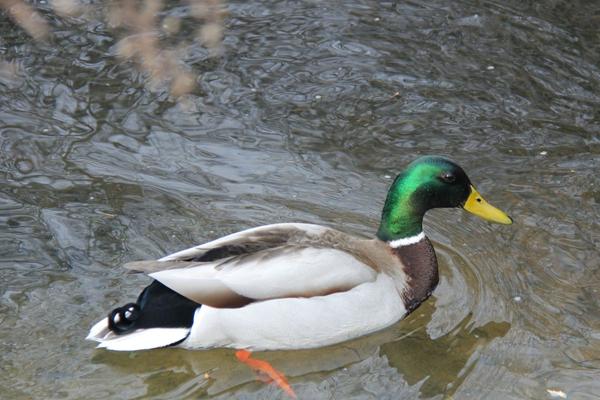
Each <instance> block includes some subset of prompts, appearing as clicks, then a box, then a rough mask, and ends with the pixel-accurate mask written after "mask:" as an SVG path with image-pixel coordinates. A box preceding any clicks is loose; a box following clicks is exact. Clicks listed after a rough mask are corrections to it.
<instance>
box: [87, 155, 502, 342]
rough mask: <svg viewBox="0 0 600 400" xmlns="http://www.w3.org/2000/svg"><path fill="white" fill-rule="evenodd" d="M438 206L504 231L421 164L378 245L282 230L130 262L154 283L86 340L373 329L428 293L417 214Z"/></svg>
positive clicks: (336, 234)
mask: <svg viewBox="0 0 600 400" xmlns="http://www.w3.org/2000/svg"><path fill="white" fill-rule="evenodd" d="M440 207H462V208H463V209H465V210H467V211H469V212H471V213H473V214H475V215H477V216H479V217H482V218H484V219H486V220H488V221H492V222H497V223H500V224H511V223H512V220H511V218H510V217H509V216H508V215H506V214H505V213H504V212H502V211H500V210H499V209H497V208H495V207H493V206H492V205H490V204H489V203H487V202H486V201H485V200H484V199H483V198H482V197H481V195H480V194H479V193H478V192H477V190H475V187H474V186H473V185H472V184H471V181H470V180H469V178H468V177H467V175H466V174H465V172H464V171H463V169H462V168H461V167H459V166H458V165H457V164H455V163H454V162H452V161H451V160H449V159H447V158H444V157H437V156H427V157H421V158H419V159H417V160H415V161H413V162H412V163H411V164H409V165H408V166H407V168H406V170H405V171H404V172H402V173H401V174H399V175H398V176H397V177H396V179H395V180H394V182H393V183H392V186H391V187H390V189H389V191H388V194H387V199H386V201H385V205H384V207H383V212H382V215H381V222H380V225H379V229H378V230H377V234H376V237H375V238H373V239H366V238H360V237H355V236H352V235H349V234H346V233H343V232H341V231H338V230H335V229H332V228H329V227H326V226H321V225H313V224H304V223H281V224H274V225H266V226H260V227H257V228H253V229H248V230H245V231H241V232H238V233H234V234H231V235H228V236H225V237H222V238H220V239H217V240H214V241H212V242H208V243H206V244H202V245H199V246H196V247H192V248H189V249H187V250H183V251H179V252H177V253H174V254H171V255H168V256H166V257H163V258H161V259H159V260H157V261H139V262H134V263H130V264H126V267H127V268H129V269H131V270H134V271H139V272H145V273H146V274H148V275H149V276H150V277H151V278H152V279H153V282H152V283H151V284H150V285H149V286H147V287H146V288H145V289H144V290H143V291H142V292H141V294H140V295H139V297H138V299H137V301H136V302H135V303H129V304H126V305H124V306H122V307H117V308H115V309H114V310H112V311H111V312H110V313H109V314H108V317H106V318H104V319H102V320H101V321H99V322H98V323H97V324H95V325H94V326H93V327H92V328H91V330H90V333H89V335H88V337H87V339H90V340H94V341H97V342H100V344H99V345H98V347H101V348H107V349H110V350H123V351H130V350H142V349H151V348H157V347H167V346H177V347H184V348H188V349H206V348H215V347H229V348H236V349H251V350H275V349H303V348H313V347H320V346H326V345H331V344H334V343H339V342H342V341H346V340H349V339H353V338H356V337H359V336H362V335H366V334H369V333H371V332H375V331H378V330H380V329H383V328H385V327H387V326H390V325H392V324H394V323H395V322H397V321H399V320H400V319H402V318H403V317H405V316H406V315H407V314H409V313H410V312H412V311H413V310H414V309H415V308H417V307H418V306H419V305H420V304H421V303H422V302H423V301H425V300H426V299H427V298H428V297H429V296H430V295H431V293H432V291H433V290H434V289H435V287H436V285H437V283H438V266H437V260H436V256H435V252H434V250H433V247H432V245H431V242H430V241H429V239H428V238H427V236H425V234H424V232H423V216H424V215H425V213H426V212H427V210H430V209H432V208H440Z"/></svg>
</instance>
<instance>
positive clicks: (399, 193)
mask: <svg viewBox="0 0 600 400" xmlns="http://www.w3.org/2000/svg"><path fill="white" fill-rule="evenodd" d="M444 207H462V208H464V209H465V210H467V211H469V212H471V213H473V214H475V215H477V216H479V217H481V218H483V219H485V220H488V221H491V222H497V223H500V224H511V223H512V219H510V217H509V216H508V215H506V214H505V213H504V212H502V211H500V210H499V209H497V208H496V207H493V206H492V205H490V204H489V203H488V202H486V201H485V200H484V199H483V197H481V195H480V194H479V193H478V192H477V191H476V190H475V188H474V187H473V185H472V184H471V181H470V180H469V177H468V176H467V174H465V171H463V169H462V168H461V167H459V166H458V165H457V164H456V163H454V162H453V161H451V160H449V159H447V158H444V157H438V156H427V157H421V158H418V159H417V160H415V161H413V162H412V163H410V164H409V165H408V167H407V168H406V170H405V171H404V172H402V173H401V174H400V175H398V176H397V177H396V179H395V180H394V183H393V184H392V186H391V187H390V190H389V192H388V195H387V199H386V201H385V206H384V207H383V213H382V215H381V224H380V225H379V231H378V232H377V237H378V238H379V239H381V240H385V241H390V240H397V239H402V238H407V237H411V236H415V235H418V234H420V233H421V232H422V231H423V216H424V215H425V213H426V212H427V210H430V209H432V208H444Z"/></svg>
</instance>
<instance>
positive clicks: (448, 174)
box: [440, 171, 456, 183]
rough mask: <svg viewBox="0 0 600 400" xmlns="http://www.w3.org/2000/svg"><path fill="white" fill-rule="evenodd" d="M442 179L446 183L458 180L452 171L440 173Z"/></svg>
mask: <svg viewBox="0 0 600 400" xmlns="http://www.w3.org/2000/svg"><path fill="white" fill-rule="evenodd" d="M440 179H441V180H443V181H444V182H446V183H452V182H454V181H455V180H456V176H455V175H454V174H453V173H452V172H448V171H445V172H442V174H441V175H440Z"/></svg>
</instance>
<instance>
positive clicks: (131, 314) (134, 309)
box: [108, 303, 141, 335]
mask: <svg viewBox="0 0 600 400" xmlns="http://www.w3.org/2000/svg"><path fill="white" fill-rule="evenodd" d="M140 311H141V309H140V306H139V305H138V304H137V303H127V304H125V305H124V306H123V307H117V308H115V309H114V310H112V311H111V312H110V313H109V314H108V329H110V330H111V331H113V332H115V333H116V334H117V335H120V334H122V333H125V332H129V331H130V330H132V329H133V328H134V327H135V322H136V321H137V320H138V318H139V317H140Z"/></svg>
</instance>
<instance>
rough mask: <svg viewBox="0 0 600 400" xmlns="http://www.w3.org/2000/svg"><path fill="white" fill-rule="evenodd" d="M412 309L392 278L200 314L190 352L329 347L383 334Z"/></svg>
mask: <svg viewBox="0 0 600 400" xmlns="http://www.w3.org/2000/svg"><path fill="white" fill-rule="evenodd" d="M405 314H406V309H405V308H404V304H403V302H402V299H401V297H400V294H399V293H398V291H397V290H396V286H395V284H394V281H393V279H392V278H390V277H389V276H387V275H379V276H378V277H377V279H376V280H375V281H373V282H367V283H363V284H361V285H358V286H356V287H355V288H353V289H351V290H349V291H346V292H340V293H334V294H330V295H327V296H316V297H310V298H284V299H274V300H267V301H261V302H256V303H252V304H249V305H247V306H245V307H242V308H228V309H226V308H220V309H219V308H213V307H208V306H202V307H201V308H199V309H198V310H196V315H195V316H194V324H193V326H192V330H191V332H190V335H189V336H188V338H187V339H186V340H184V341H183V342H182V343H181V344H180V345H179V346H181V347H185V348H212V347H231V348H250V349H253V350H266V349H281V350H284V349H306V348H314V347H321V346H326V345H330V344H334V343H338V342H342V341H345V340H349V339H352V338H355V337H358V336H362V335H366V334H368V333H371V332H375V331H377V330H380V329H383V328H385V327H387V326H390V325H392V324H393V323H395V322H396V321H398V320H400V319H401V318H402V317H403V316H404V315H405Z"/></svg>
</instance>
